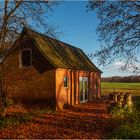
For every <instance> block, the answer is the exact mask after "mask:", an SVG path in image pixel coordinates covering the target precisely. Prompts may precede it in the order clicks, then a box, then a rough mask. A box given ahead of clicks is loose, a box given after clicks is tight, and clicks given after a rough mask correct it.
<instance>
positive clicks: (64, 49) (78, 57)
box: [22, 28, 101, 73]
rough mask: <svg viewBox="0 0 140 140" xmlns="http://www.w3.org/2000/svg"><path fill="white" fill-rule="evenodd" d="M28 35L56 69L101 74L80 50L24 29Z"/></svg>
mask: <svg viewBox="0 0 140 140" xmlns="http://www.w3.org/2000/svg"><path fill="white" fill-rule="evenodd" d="M24 33H25V34H27V35H28V37H29V38H30V39H31V40H32V41H33V42H34V44H35V45H36V47H38V49H39V50H40V51H41V53H42V54H43V55H44V56H45V57H46V59H47V60H48V61H50V62H51V63H52V64H53V65H54V66H55V67H56V68H68V69H74V70H85V71H97V72H100V73H101V70H99V69H98V68H97V67H96V66H95V65H94V64H93V63H92V61H91V60H90V59H89V58H88V57H87V56H86V54H85V53H84V52H83V51H82V50H81V49H80V48H76V47H73V46H72V45H69V44H67V43H64V42H62V41H59V40H56V39H54V38H51V37H48V36H45V35H43V34H40V33H37V32H35V31H33V30H30V29H27V28H24V29H23V31H22V34H24Z"/></svg>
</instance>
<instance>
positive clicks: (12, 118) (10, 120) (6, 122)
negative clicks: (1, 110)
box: [0, 108, 55, 129]
mask: <svg viewBox="0 0 140 140" xmlns="http://www.w3.org/2000/svg"><path fill="white" fill-rule="evenodd" d="M52 113H55V111H54V110H52V109H49V108H45V109H40V108H35V109H32V110H30V112H28V113H13V114H7V115H6V116H4V117H0V129H3V128H5V127H9V126H13V125H20V124H22V123H26V122H29V121H31V120H32V119H33V118H34V117H36V116H38V117H39V116H41V115H43V114H52Z"/></svg>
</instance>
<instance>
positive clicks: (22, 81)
mask: <svg viewBox="0 0 140 140" xmlns="http://www.w3.org/2000/svg"><path fill="white" fill-rule="evenodd" d="M21 48H30V49H32V66H31V67H30V68H20V67H19V66H20V61H19V50H20V49H21ZM4 63H5V67H4V89H5V92H6V94H10V96H11V97H12V98H13V99H14V100H15V101H17V102H18V101H24V102H31V103H32V102H48V104H50V103H51V104H54V102H55V69H53V66H52V65H51V64H50V63H49V62H47V61H46V59H45V58H44V56H43V55H42V54H41V53H40V52H39V50H38V49H37V48H35V47H34V45H33V44H32V43H31V42H30V41H27V42H25V43H24V44H22V45H21V46H19V47H17V48H16V49H15V50H14V51H13V52H12V53H11V54H10V55H9V56H8V57H7V59H6V60H5V61H4Z"/></svg>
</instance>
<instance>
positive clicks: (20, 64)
mask: <svg viewBox="0 0 140 140" xmlns="http://www.w3.org/2000/svg"><path fill="white" fill-rule="evenodd" d="M23 51H30V65H29V66H24V65H23V63H22V52H23ZM19 67H20V68H31V67H32V49H31V48H23V49H20V50H19Z"/></svg>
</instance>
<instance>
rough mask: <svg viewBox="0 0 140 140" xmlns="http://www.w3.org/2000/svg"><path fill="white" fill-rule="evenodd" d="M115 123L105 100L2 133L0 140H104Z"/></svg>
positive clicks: (41, 118)
mask: <svg viewBox="0 0 140 140" xmlns="http://www.w3.org/2000/svg"><path fill="white" fill-rule="evenodd" d="M112 124H113V122H112V121H111V116H110V115H109V114H108V113H107V108H106V104H105V101H104V100H101V101H98V102H94V103H87V104H81V105H76V106H74V107H72V108H69V109H66V110H64V111H62V112H59V113H56V114H46V115H41V116H38V117H36V118H34V119H33V120H32V121H31V122H28V123H25V124H21V125H17V126H12V127H10V128H5V129H2V130H0V138H30V139H35V138H40V139H41V138H44V139H45V138H47V139H48V138H59V139H62V138H70V139H72V138H81V139H85V138H86V139H88V138H92V139H93V138H94V139H96V138H98V139H99V138H105V135H106V134H107V133H108V132H109V131H110V129H111V126H112Z"/></svg>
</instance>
